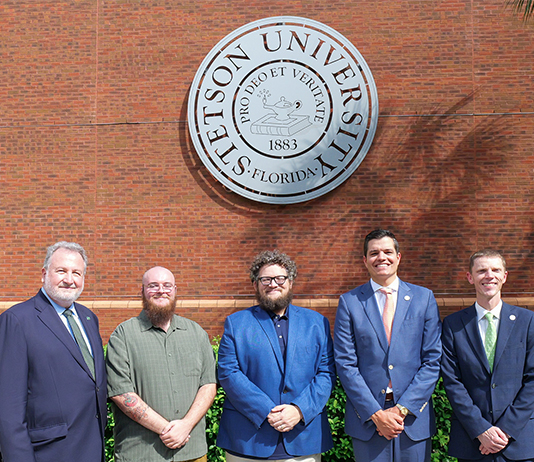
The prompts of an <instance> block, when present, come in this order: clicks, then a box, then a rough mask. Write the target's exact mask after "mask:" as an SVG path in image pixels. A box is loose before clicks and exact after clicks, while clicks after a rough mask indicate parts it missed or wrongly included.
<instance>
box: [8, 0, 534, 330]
mask: <svg viewBox="0 0 534 462" xmlns="http://www.w3.org/2000/svg"><path fill="white" fill-rule="evenodd" d="M504 3H505V2H504V0H459V1H458V0H455V1H453V0H448V1H445V0H443V1H435V2H422V1H420V0H399V1H396V2H391V1H385V0H380V1H379V0H376V1H373V0H371V1H366V2H361V1H360V2H357V1H350V2H347V1H332V0H328V1H327V0H316V1H314V2H302V1H294V0H287V1H284V2H279V1H271V2H265V1H262V2H260V1H256V0H241V1H238V0H236V1H226V2H219V3H214V2H208V1H204V0H198V1H196V2H184V1H177V0H157V1H156V0H152V1H144V2H137V1H134V0H131V1H129V2H128V1H121V2H118V1H116V2H104V1H103V0H94V1H76V2H69V1H63V2H61V1H59V2H58V1H55V2H49V1H39V0H17V1H3V2H2V4H1V5H0V30H2V46H1V47H0V58H1V63H2V66H1V68H0V74H1V79H0V101H2V104H0V159H1V162H0V182H1V185H2V188H1V190H0V191H1V192H0V194H1V196H0V197H1V201H0V225H1V229H2V231H3V232H2V234H1V236H0V301H1V302H2V303H6V304H9V303H12V302H13V301H16V300H22V299H25V298H27V297H29V296H31V295H33V294H34V293H35V292H36V291H37V290H38V288H39V287H40V268H41V266H42V260H43V257H44V250H45V248H46V246H47V245H49V244H51V243H53V242H55V241H57V240H60V239H67V240H75V241H78V242H80V243H81V244H82V245H84V246H85V247H86V249H87V250H88V253H89V256H90V267H89V272H88V276H87V280H86V290H85V292H84V295H83V296H84V299H85V300H89V301H95V303H96V302H98V303H104V305H103V307H98V308H95V309H96V310H97V311H98V315H99V317H100V319H101V322H102V326H103V335H104V337H107V336H108V335H109V333H110V332H111V330H112V328H113V327H114V326H115V325H116V324H117V323H118V322H119V321H121V320H122V319H123V318H125V317H128V316H130V315H134V314H135V313H136V312H137V310H138V309H137V308H135V309H127V310H125V311H123V309H122V308H121V309H115V308H113V307H111V305H109V307H106V306H105V304H106V303H111V302H114V303H115V302H117V303H122V304H126V305H128V303H129V302H130V301H131V300H137V294H138V292H139V284H140V278H141V275H142V273H143V272H144V271H145V270H146V269H148V268H149V267H151V266H153V265H155V264H160V265H164V266H167V267H168V268H169V269H171V270H172V271H174V272H175V274H176V275H177V279H178V291H179V294H180V296H181V298H182V299H183V300H202V301H210V302H211V303H213V304H214V305H210V303H203V305H202V306H199V307H198V308H196V311H195V309H193V308H187V311H186V312H185V313H184V314H186V315H190V316H191V317H193V318H194V319H196V320H197V321H199V322H200V323H201V324H202V325H204V326H205V327H207V329H208V330H209V331H210V333H211V334H212V335H216V334H220V333H221V326H222V322H223V320H224V317H225V316H226V315H227V314H228V313H229V312H231V311H232V309H237V308H235V307H233V308H232V307H229V306H228V304H230V305H231V304H232V303H233V300H238V301H240V300H248V299H250V298H251V295H252V290H251V286H250V282H249V280H248V275H247V268H248V264H249V262H250V261H251V259H252V258H253V256H254V254H256V253H257V252H259V251H261V250H263V249H266V248H274V247H277V248H280V249H281V250H283V251H285V252H287V253H288V254H290V255H291V256H292V257H294V258H295V260H296V261H297V263H298V265H299V278H298V280H297V284H296V287H295V291H296V293H297V296H298V297H299V298H300V299H303V300H308V299H309V300H323V301H324V302H323V303H324V305H323V306H318V307H317V309H318V310H319V311H321V312H324V313H325V314H327V315H328V316H329V317H330V318H331V320H332V321H333V313H334V311H335V307H332V306H331V304H330V303H331V302H330V301H329V300H335V299H336V297H337V296H338V295H339V294H340V293H342V292H344V291H346V290H349V289H350V288H352V287H354V286H355V285H358V284H361V283H362V282H364V281H365V280H366V278H367V276H366V272H365V269H364V267H363V264H362V263H361V246H362V242H361V241H362V237H363V236H364V235H365V234H366V233H367V232H368V231H369V230H371V229H373V228H375V227H377V226H381V227H387V228H391V229H392V230H393V231H394V232H395V233H396V234H397V236H398V238H399V241H400V243H401V248H402V253H403V260H402V265H401V271H400V276H401V277H402V278H404V279H406V280H407V281H410V282H413V283H416V284H421V285H425V286H427V287H429V288H431V289H433V290H434V291H435V292H436V294H437V295H438V297H444V299H452V300H456V299H462V298H464V297H470V296H471V294H472V289H471V287H470V286H469V284H468V283H467V282H466V280H465V271H466V262H467V259H468V257H469V255H470V253H472V252H473V251H474V250H476V249H478V248H481V247H485V246H492V247H495V248H497V249H498V250H501V251H502V252H503V253H504V254H505V256H506V257H507V260H508V266H509V270H510V276H509V279H508V282H507V284H506V286H505V289H506V295H508V296H509V297H520V298H521V297H522V298H525V297H527V298H528V297H530V296H531V295H532V293H533V289H532V285H531V280H532V276H533V274H532V273H533V270H532V268H533V267H534V251H533V248H534V246H533V240H534V215H533V214H532V202H533V200H534V193H533V191H532V186H531V184H532V177H533V173H534V155H533V154H532V152H533V150H534V104H533V103H534V102H533V99H534V91H533V90H534V89H533V80H532V76H533V75H534V61H533V60H532V56H534V25H533V24H524V23H523V22H522V21H521V19H520V18H518V17H516V16H515V15H514V14H513V13H512V12H511V11H509V10H506V9H504ZM274 15H295V16H305V17H308V18H311V19H315V20H318V21H321V22H323V23H325V24H327V25H329V26H331V27H333V28H334V29H336V30H337V31H339V32H340V33H342V34H343V35H345V36H346V37H347V38H348V39H350V40H351V41H352V43H354V45H355V46H356V47H357V48H358V50H359V51H360V52H361V53H362V54H363V56H364V57H365V59H366V61H367V63H368V64H369V67H370V69H371V71H372V73H373V75H374V78H375V81H376V84H377V88H378V95H379V101H380V116H379V122H378V129H377V133H376V136H375V141H374V143H373V146H372V147H371V150H370V151H369V153H368V155H367V157H366V158H365V160H364V161H363V163H362V164H361V165H360V167H359V168H358V170H357V171H356V172H355V173H354V174H353V175H352V176H351V177H350V178H349V179H348V180H347V181H346V182H345V183H344V184H343V185H341V186H340V187H338V188H337V189H336V190H335V191H333V192H331V193H329V194H327V195H325V196H323V197H321V198H319V199H316V200H313V201H310V202H307V203H302V204H295V205H289V206H278V205H266V204H259V203H255V202H252V201H249V200H247V199H244V198H242V197H240V196H237V195H235V194H234V193H232V192H229V191H227V190H226V189H225V188H224V187H222V186H221V185H220V184H219V183H217V182H216V181H214V180H213V179H212V178H211V176H210V174H209V173H208V172H207V170H206V169H205V168H204V166H203V165H202V163H201V162H200V160H199V159H198V157H197V155H196V153H195V152H194V150H193V147H192V144H191V140H190V137H189V133H188V128H187V121H186V112H187V97H188V90H189V85H190V83H191V81H192V80H193V77H194V74H195V72H196V69H197V67H198V66H199V64H200V62H201V61H202V59H203V57H204V56H205V55H206V54H207V53H208V52H209V50H210V49H211V48H212V47H213V46H214V45H215V44H216V43H217V42H218V41H219V40H220V39H221V38H223V37H224V36H226V35H227V34H228V33H230V32H231V31H233V30H234V29H236V28H237V27H239V26H241V25H243V24H245V23H247V22H250V21H253V20H256V19H260V18H263V17H267V16H274ZM217 303H219V304H221V305H219V306H217ZM444 303H445V302H444ZM221 306H222V308H221ZM238 308H239V307H238Z"/></svg>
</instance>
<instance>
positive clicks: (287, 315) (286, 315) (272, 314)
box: [262, 303, 291, 321]
mask: <svg viewBox="0 0 534 462" xmlns="http://www.w3.org/2000/svg"><path fill="white" fill-rule="evenodd" d="M290 308H291V303H290V304H289V306H288V307H287V308H286V312H285V313H284V314H283V315H282V316H280V318H281V319H283V318H286V319H289V311H290ZM262 309H263V308H262ZM265 311H267V313H269V316H270V317H271V319H272V320H273V321H274V319H275V317H276V316H278V315H277V314H276V313H274V312H273V311H268V310H265Z"/></svg>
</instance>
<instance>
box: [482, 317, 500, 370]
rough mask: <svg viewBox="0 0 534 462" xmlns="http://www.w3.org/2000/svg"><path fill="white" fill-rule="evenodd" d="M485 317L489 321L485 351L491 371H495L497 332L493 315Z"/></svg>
mask: <svg viewBox="0 0 534 462" xmlns="http://www.w3.org/2000/svg"><path fill="white" fill-rule="evenodd" d="M484 317H485V318H486V319H487V320H488V328H487V329H486V339H485V341H484V350H486V356H487V357H488V362H489V365H490V371H493V360H494V359H495V344H496V343H497V330H496V329H495V323H494V322H493V318H494V316H493V314H492V313H486V314H485V315H484Z"/></svg>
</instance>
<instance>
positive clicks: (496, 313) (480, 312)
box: [475, 300, 502, 321]
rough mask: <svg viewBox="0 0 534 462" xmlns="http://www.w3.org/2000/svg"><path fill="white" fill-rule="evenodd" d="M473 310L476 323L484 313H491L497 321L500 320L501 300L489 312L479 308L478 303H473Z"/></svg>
mask: <svg viewBox="0 0 534 462" xmlns="http://www.w3.org/2000/svg"><path fill="white" fill-rule="evenodd" d="M475 308H476V310H477V321H480V320H481V319H482V318H483V317H484V316H485V315H486V313H491V314H492V315H493V316H494V317H496V318H497V319H501V309H502V300H501V301H499V304H498V305H497V306H496V307H495V308H493V309H492V310H491V311H490V310H487V309H486V308H483V307H482V306H480V305H479V304H478V302H475Z"/></svg>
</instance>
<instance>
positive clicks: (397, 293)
mask: <svg viewBox="0 0 534 462" xmlns="http://www.w3.org/2000/svg"><path fill="white" fill-rule="evenodd" d="M363 253H364V257H363V262H364V264H365V266H366V267H367V270H368V271H369V274H370V276H371V280H370V281H369V282H368V283H366V284H364V285H362V286H360V287H357V288H356V289H353V290H351V291H350V292H348V293H346V294H343V295H342V296H341V298H340V300H339V306H338V310H337V315H336V323H335V328H334V351H335V356H336V366H337V373H338V375H339V378H340V380H341V383H342V385H343V388H344V389H345V392H346V394H347V406H346V412H345V431H346V432H347V434H348V435H350V436H352V438H353V440H352V441H353V447H354V457H355V459H356V461H357V462H371V461H373V462H426V461H429V460H430V451H431V439H430V438H431V436H432V434H433V433H434V431H435V422H434V411H433V409H432V400H431V396H432V392H433V391H434V387H435V385H436V381H437V380H438V377H439V363H440V357H441V341H440V334H441V322H440V318H439V312H438V307H437V304H436V300H435V299H434V295H433V294H432V292H431V291H430V290H428V289H425V288H424V287H420V286H416V285H413V284H408V283H406V282H403V281H401V280H400V279H399V278H398V277H397V270H398V267H399V263H400V261H401V254H400V252H399V244H398V242H397V239H396V238H395V235H394V234H393V233H392V232H391V231H388V230H383V229H377V230H374V231H372V232H371V233H369V234H368V235H367V236H366V238H365V241H364V249H363Z"/></svg>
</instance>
